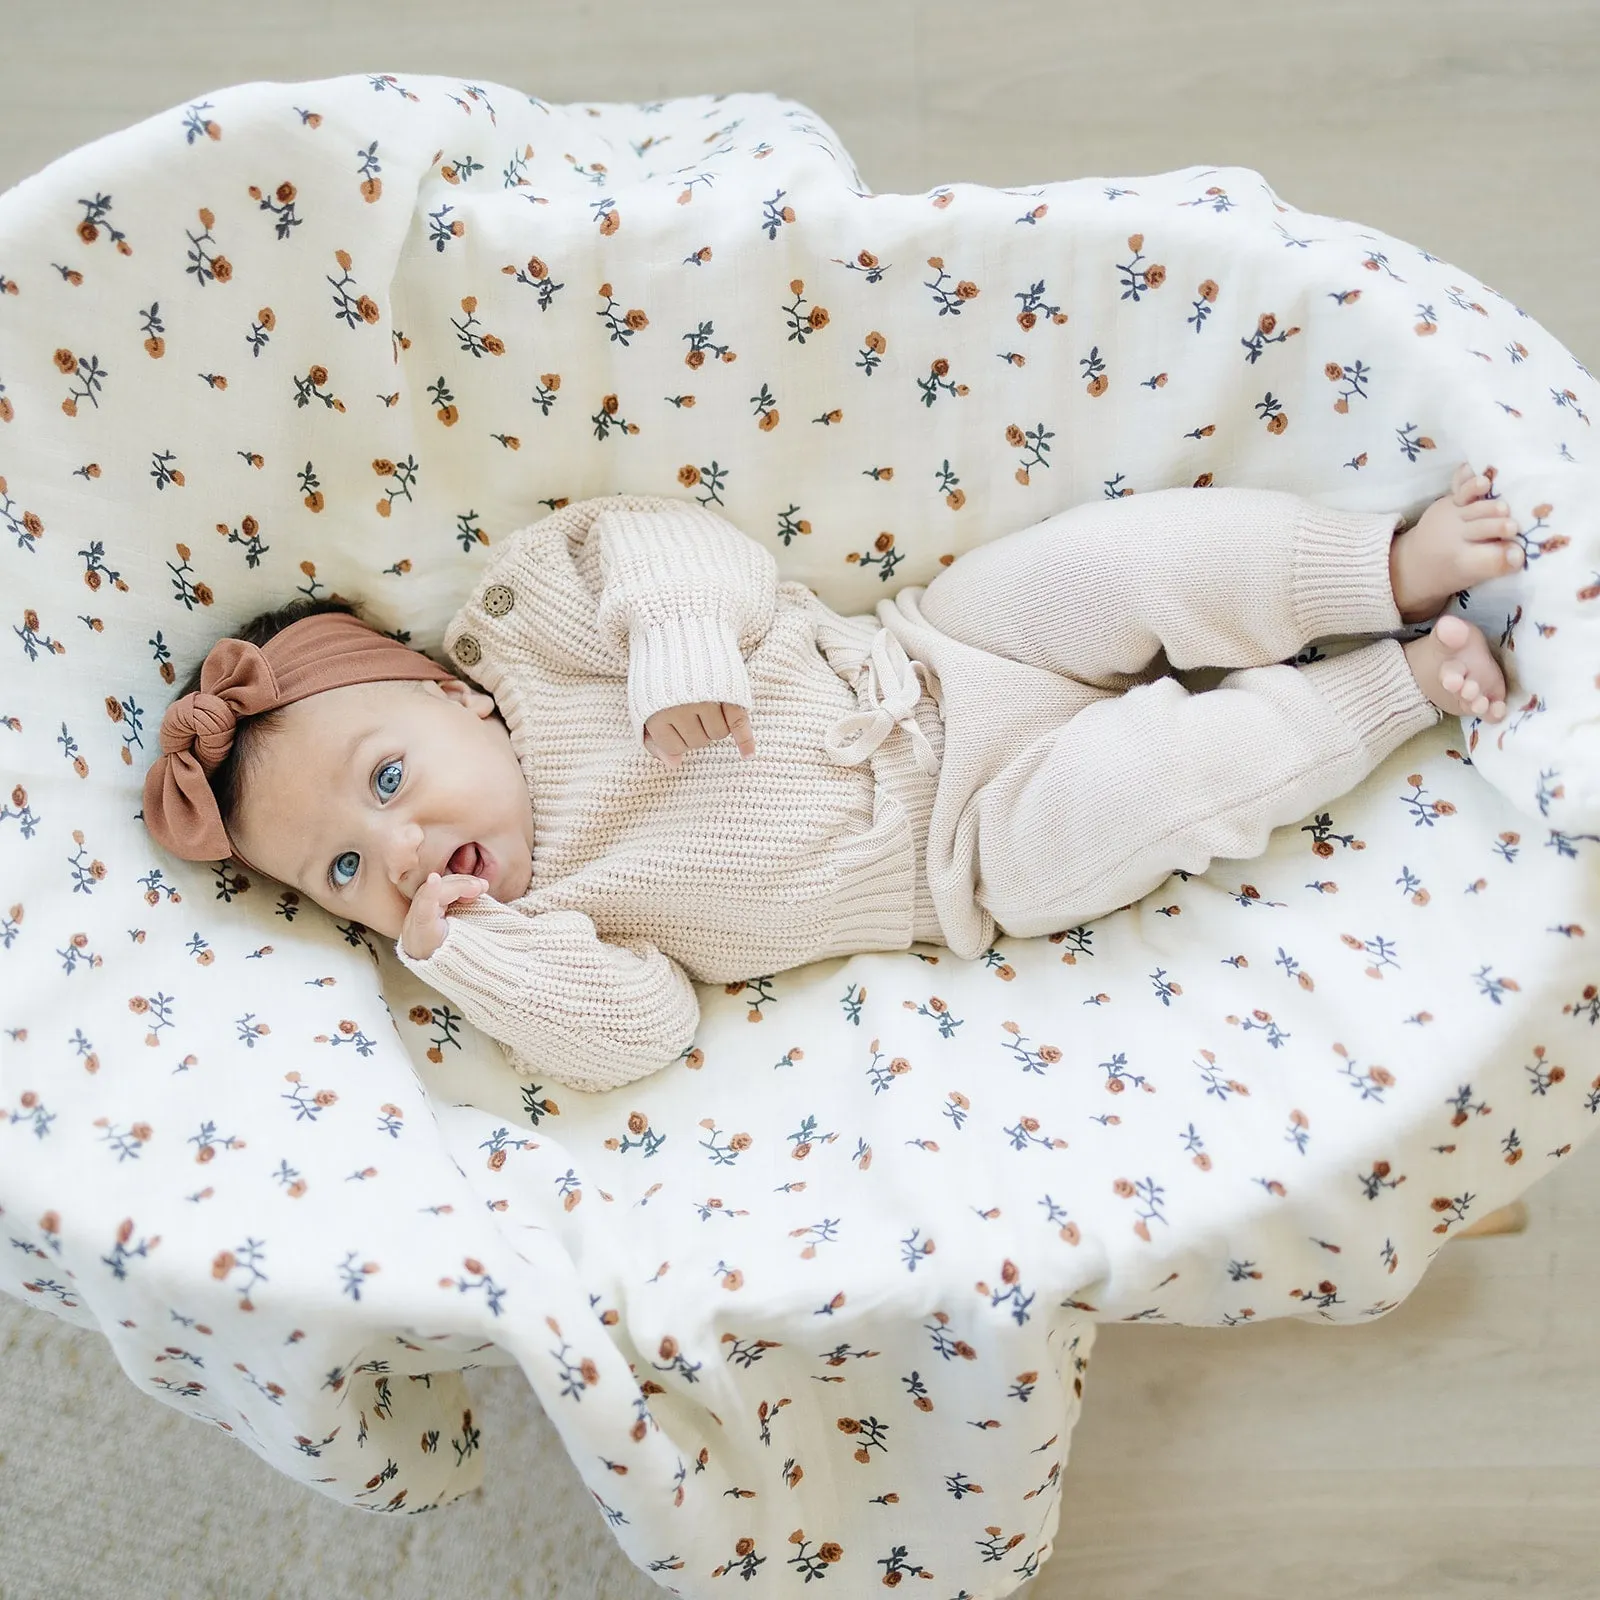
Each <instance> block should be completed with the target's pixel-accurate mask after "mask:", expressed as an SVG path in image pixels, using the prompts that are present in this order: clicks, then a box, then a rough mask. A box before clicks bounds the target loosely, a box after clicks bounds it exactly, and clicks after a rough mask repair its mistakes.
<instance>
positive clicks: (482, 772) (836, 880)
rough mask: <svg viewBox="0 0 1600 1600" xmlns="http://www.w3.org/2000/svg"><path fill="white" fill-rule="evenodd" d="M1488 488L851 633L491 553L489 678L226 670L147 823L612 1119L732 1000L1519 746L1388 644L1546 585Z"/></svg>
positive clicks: (261, 642) (289, 617) (316, 640)
mask: <svg viewBox="0 0 1600 1600" xmlns="http://www.w3.org/2000/svg"><path fill="white" fill-rule="evenodd" d="M1490 487H1491V485H1490V483H1489V480H1487V479H1486V478H1483V477H1479V476H1475V475H1474V473H1473V472H1472V471H1471V469H1469V468H1468V467H1465V466H1463V467H1462V468H1460V469H1459V470H1458V471H1457V473H1456V474H1455V478H1454V482H1453V484H1452V487H1451V490H1450V492H1449V493H1448V494H1447V495H1445V496H1444V497H1443V498H1441V499H1439V500H1437V501H1436V502H1434V503H1433V504H1432V505H1431V506H1429V507H1428V509H1427V510H1426V511H1424V512H1423V514H1422V515H1421V517H1420V518H1419V519H1418V520H1417V521H1416V523H1415V524H1414V525H1412V526H1410V527H1408V528H1405V529H1404V530H1403V531H1400V532H1398V533H1397V529H1399V528H1400V525H1401V523H1402V521H1403V519H1402V518H1401V517H1399V516H1396V515H1391V514H1370V513H1354V512H1342V511H1333V510H1329V509H1328V508H1326V507H1322V506H1319V505H1316V504H1313V503H1311V502H1308V501H1305V500H1301V499H1299V498H1297V497H1295V496H1293V495H1289V494H1283V493H1279V492H1277V491H1273V490H1258V489H1204V490H1201V489H1171V490H1161V491H1157V492H1154V493H1147V494H1139V495H1134V496H1126V497H1123V498H1120V499H1116V500H1107V501H1103V502H1097V503H1094V504H1091V505H1087V506H1081V507H1078V508H1076V509H1074V510H1072V511H1069V512H1065V513H1062V514H1061V515H1058V516H1054V517H1051V518H1049V519H1047V520H1046V521H1044V522H1041V523H1038V524H1036V525H1034V526H1032V527H1029V528H1025V529H1023V530H1021V531H1019V532H1017V533H1014V534H1010V535H1008V536H1006V537H1004V538H1001V539H997V540H994V541H992V542H989V543H987V544H984V545H980V546H978V547H977V548H975V549H973V550H971V551H968V552H967V553H965V554H964V555H962V556H960V557H959V558H957V559H956V560H955V561H954V562H953V563H952V564H951V565H949V566H948V567H946V568H945V570H943V571H942V572H941V573H940V574H939V575H938V576H937V577H935V579H934V580H933V581H932V582H931V583H930V584H928V585H926V586H924V587H911V588H906V589H902V590H901V591H900V592H899V593H897V594H896V595H894V596H893V597H892V598H890V599H885V600H882V601H880V602H879V603H878V605H877V607H876V612H875V615H869V616H855V617H843V616H840V615H838V614H837V613H835V612H833V611H832V610H830V609H829V608H828V607H826V606H824V605H823V604H822V603H821V602H820V601H819V600H818V599H817V597H816V596H815V595H814V594H813V593H812V592H811V590H810V589H809V588H807V587H806V586H805V585H804V584H801V583H794V582H779V581H778V578H777V572H776V565H775V562H774V559H773V557H772V555H771V554H770V552H768V551H767V550H766V549H765V548H764V547H763V546H761V545H759V544H757V543H756V542H755V541H753V540H751V539H749V538H747V537H746V536H745V535H744V534H742V533H740V532H739V531H738V530H737V529H735V528H734V527H732V526H731V525H729V524H728V523H727V522H725V521H723V520H722V519H721V518H719V517H717V516H715V515H713V514H712V513H710V512H709V511H706V510H705V509H703V508H702V507H700V506H699V505H698V504H694V503H690V502H684V501H677V500H668V499H654V498H642V497H635V496H627V495H618V496H613V497H610V498H606V499H596V500H587V501H583V502H581V503H578V504H574V505H570V506H567V507H565V508H562V509H561V510H558V511H557V512H555V513H554V514H553V515H551V516H550V517H547V518H546V519H545V520H543V521H542V522H539V523H536V524H534V525H533V526H531V527H529V528H526V529H524V530H522V531H520V532H519V533H516V534H514V535H512V536H510V537H509V538H507V539H506V541H505V542H504V544H503V545H502V546H501V547H500V549H499V550H498V551H497V552H496V553H495V556H494V558H493V559H492V561H491V563H490V565H489V567H488V569H487V571H486V572H485V573H484V575H483V578H482V581H481V582H480V583H479V584H478V586H477V588H476V589H475V590H474V592H473V594H472V597H471V599H470V600H469V601H468V603H467V604H466V605H465V606H464V607H463V608H462V610H461V611H460V612H459V613H458V614H457V615H456V616H455V618H454V619H453V620H452V621H451V623H450V625H449V627H448V628H447V630H446V632H445V636H444V648H443V652H442V653H443V654H444V655H446V656H448V657H450V658H453V660H454V662H455V663H457V664H458V666H459V668H460V669H461V670H460V672H457V671H456V670H454V669H453V668H447V667H444V666H440V665H439V664H437V663H436V662H434V661H433V660H431V659H430V658H429V657H427V656H425V655H423V654H421V653H420V652H418V651H414V650H411V649H409V648H407V647H406V646H404V645H402V644H400V643H398V642H397V641H395V640H393V639H391V638H389V637H387V636H386V635H384V634H382V633H380V632H378V631H377V630H376V629H374V628H372V627H369V626H368V625H367V624H365V623H363V622H361V621H360V620H359V619H358V618H357V617H356V616H355V614H354V612H353V609H352V608H351V607H350V606H349V605H347V604H344V603H343V602H337V601H334V602H328V601H323V602H301V603H298V604H296V605H293V606H290V607H288V608H286V609H285V610H283V611H279V612H275V613H271V614H269V615H267V616H264V617H260V618H257V619H256V620H255V621H254V622H252V623H251V624H249V625H248V626H247V627H246V628H245V629H244V630H243V631H242V633H241V634H240V636H238V637H236V638H229V639H223V640H221V641H219V642H218V643H217V644H216V645H215V646H214V647H213V648H212V649H211V651H210V652H209V653H208V655H207V657H206V659H205V661H204V663H203V664H202V665H201V666H200V667H199V668H198V669H197V670H196V672H195V673H194V675H193V676H192V677H191V679H190V681H189V683H187V684H186V685H185V686H184V689H183V690H182V691H181V692H180V695H179V697H178V698H177V699H176V700H175V701H174V702H173V704H172V705H171V706H170V707H169V708H168V710H167V712H166V715H165V717H164V719H163V721H162V725H161V749H162V755H161V758H160V759H159V760H158V761H157V762H156V763H155V765H154V766H153V767H152V768H151V770H150V772H149V774H148V776H147V779H146V783H145V791H144V819H145V823H146V825H147V827H148V828H149V831H150V832H151V834H152V835H153V836H154V837H155V839H156V840H157V841H158V842H160V843H161V844H162V845H164V846H165V847H166V848H167V849H169V850H171V851H173V852H174V853H175V854H177V855H179V856H181V857H184V858H186V859H189V860H221V859H224V858H227V857H231V858H233V859H234V860H236V861H238V862H239V863H240V864H241V865H243V866H245V867H247V868H253V869H254V870H256V871H258V872H260V873H262V874H264V875H266V876H270V877H272V878H275V879H277V880H278V881H279V882H281V883H283V884H286V885H288V886H289V887H291V888H293V889H295V890H297V891H299V892H300V893H301V894H303V895H305V896H307V897H309V898H310V899H312V900H314V901H315V902H316V903H317V904H318V905H320V906H322V907H323V908H324V909H326V910H327V911H329V912H330V913H331V914H333V915H334V916H336V917H339V918H341V919H350V920H353V921H355V922H359V923H362V924H364V925H365V926H367V927H368V928H370V929H372V930H373V931H374V932H376V933H379V934H382V935H383V936H384V937H385V938H388V939H394V940H396V941H397V945H396V951H397V955H398V956H399V959H400V960H401V961H402V962H404V964H405V965H406V966H407V967H409V968H410V969H411V970H412V971H414V972H416V973H417V974H419V975H420V976H421V977H422V978H424V979H425V980H426V981H427V982H428V983H429V984H430V985H431V986H432V987H434V988H436V989H437V990H439V991H440V992H442V993H443V994H445V995H446V996H447V997H449V998H450V999H451V1000H452V1001H453V1002H454V1003H455V1004H456V1005H457V1006H459V1007H460V1008H461V1010H462V1011H463V1013H464V1014H465V1015H466V1017H467V1018H468V1019H469V1020H470V1021H471V1022H473V1023H474V1024H475V1025H476V1026H478V1027H480V1028H482V1029H483V1030H485V1031H486V1032H487V1033H489V1034H490V1035H491V1036H493V1037H494V1038H495V1039H497V1040H498V1041H499V1042H500V1044H501V1045H502V1046H503V1047H504V1048H505V1049H506V1051H507V1052H508V1054H509V1056H510V1059H511V1062H512V1064H513V1066H515V1067H516V1068H517V1069H518V1070H520V1071H523V1072H526V1073H529V1074H538V1075H539V1076H541V1077H550V1078H554V1079H556V1080H557V1081H559V1082H563V1083H567V1084H570V1085H573V1086H575V1087H578V1088H581V1089H606V1088H611V1087H615V1086H616V1085H619V1084H622V1083H626V1082H629V1081H631V1080H632V1079H634V1078H637V1077H640V1076H643V1075H644V1074H646V1073H649V1072H653V1071H655V1070H657V1069H659V1068H660V1067H662V1066H664V1065H666V1064H667V1063H668V1062H670V1061H672V1060H674V1059H676V1058H677V1057H679V1056H681V1055H683V1054H684V1053H685V1052H686V1051H687V1050H688V1049H689V1048H690V1046H691V1045H692V1042H693V1040H694V1036H695V1033H696V1030H697V1028H698V1025H699V1007H698V1004H697V1001H696V996H695V992H694V987H693V985H694V983H696V982H721V983H730V984H738V983H741V982H743V981H744V980H746V979H748V978H750V977H752V976H755V975H758V974H768V973H773V972H778V971H782V970H785V969H786V968H789V967H794V966H801V965H805V964H807V963H809V962H812V961H817V960H822V959H826V958H829V957H832V956H843V955H848V954H850V953H851V952H854V951H858V950H903V949H907V948H909V947H910V945H912V944H913V943H915V942H932V943H942V944H945V945H947V946H948V947H949V948H950V949H951V950H952V951H953V952H954V953H955V954H956V955H958V956H962V957H965V958H972V957H976V956H979V955H981V954H982V953H983V952H984V951H985V950H986V949H988V948H989V946H990V944H991V942H992V940H993V938H994V935H995V932H996V930H997V929H999V930H1001V931H1003V932H1006V933H1008V934H1011V935H1013V936H1016V937H1029V936H1033V935H1037V934H1043V933H1049V932H1053V931H1056V930H1059V929H1063V928H1067V927H1071V926H1074V925H1075V924H1077V923H1081V922H1085V921H1088V920H1090V919H1092V918H1095V917H1098V916H1101V915H1103V914H1105V913H1108V912H1110V911H1114V910H1116V909H1117V908H1119V907H1121V906H1125V905H1128V904H1130V903H1132V902H1133V901H1135V900H1137V899H1139V898H1141V897H1142V896H1143V895H1145V894H1147V893H1148V892H1149V891H1150V890H1151V889H1153V888H1155V887H1156V886H1157V885H1158V884H1160V883H1161V882H1162V881H1163V880H1164V879H1165V878H1166V877H1167V876H1168V875H1169V874H1170V873H1171V872H1172V871H1174V870H1183V871H1185V872H1190V873H1195V872H1200V871H1203V870H1204V869H1205V867H1206V865H1207V863H1208V862H1209V861H1210V860H1211V859H1212V857H1214V856H1224V857H1230V858H1236V859H1246V858H1249V857H1251V856H1254V855H1258V854H1259V853H1260V852H1261V851H1262V850H1263V849H1265V847H1266V844H1267V841H1268V838H1269V836H1270V834H1271V832H1272V830H1273V829H1274V828H1276V827H1278V826H1280V825H1282V824H1285V823H1288V822H1292V821H1295V820H1297V819H1299V818H1301V817H1303V816H1305V815H1306V814H1307V813H1309V812H1310V811H1311V810H1313V809H1314V808H1315V807H1317V806H1320V805H1325V804H1327V803H1328V802H1330V801H1332V800H1335V799H1337V798H1338V797H1339V796H1341V795H1344V794H1346V793H1348V792H1349V790H1350V789H1352V788H1353V787H1354V786H1355V785H1356V784H1357V783H1359V782H1360V781H1361V779H1362V778H1363V777H1365V776H1366V775H1367V773H1369V772H1370V771H1371V770H1372V769H1373V768H1374V767H1375V766H1376V765H1377V764H1378V763H1379V762H1380V761H1382V760H1383V759H1384V758H1385V757H1386V756H1387V755H1388V754H1389V753H1390V752H1391V751H1393V750H1394V749H1396V748H1398V747H1399V746H1400V745H1401V744H1402V743H1404V742H1405V741H1406V740H1407V739H1409V738H1411V737H1412V736H1413V735H1414V734H1416V733H1417V732H1419V731H1421V730H1422V729H1424V728H1426V727H1429V726H1431V725H1432V724H1433V723H1434V722H1436V721H1437V720H1438V718H1439V715H1440V713H1441V712H1446V713H1450V714H1452V715H1456V716H1462V717H1468V716H1473V717H1482V718H1487V719H1488V720H1489V721H1491V722H1496V721H1499V720H1501V719H1502V718H1503V717H1504V716H1505V680H1504V678H1503V676H1502V674H1501V671H1500V668H1499V666H1498V665H1497V663H1496V661H1495V658H1494V656H1493V654H1492V653H1491V651H1490V649H1489V646H1488V643H1487V641H1486V640H1485V638H1484V636H1483V633H1482V632H1481V630H1479V629H1478V628H1476V627H1474V626H1473V625H1471V624H1470V623H1468V622H1466V621H1465V620H1463V619H1462V618H1459V617H1454V616H1450V617H1439V620H1438V622H1437V623H1436V624H1435V626H1434V628H1433V630H1432V631H1431V632H1430V633H1428V634H1425V635H1423V636H1421V637H1419V638H1416V639H1413V640H1411V641H1410V642H1408V643H1406V644H1405V645H1401V644H1400V643H1399V641H1398V640H1396V639H1394V638H1392V637H1383V636H1385V635H1389V634H1392V633H1393V632H1396V631H1398V630H1399V629H1400V628H1401V626H1402V624H1404V623H1413V622H1423V621H1426V620H1428V619H1429V618H1432V617H1436V616H1438V614H1439V612H1440V611H1441V610H1442V608H1443V607H1444V606H1445V605H1446V604H1447V603H1448V602H1449V600H1450V599H1451V598H1452V596H1454V595H1455V594H1456V593H1457V592H1459V591H1462V590H1465V589H1470V588H1472V587H1473V586H1474V585H1477V584H1480V583H1483V582H1486V581H1488V580H1490V579H1493V578H1497V577H1500V576H1502V575H1504V574H1506V573H1508V572H1510V571H1512V570H1514V569H1516V568H1517V567H1518V566H1519V565H1520V564H1521V560H1522V556H1523V551H1522V547H1521V545H1520V544H1519V543H1518V533H1519V529H1518V527H1517V525H1516V523H1515V522H1513V521H1512V520H1511V518H1510V517H1509V515H1508V514H1507V512H1506V510H1505V507H1504V505H1503V503H1502V502H1499V501H1498V500H1496V499H1493V498H1489V497H1488V496H1489V490H1490ZM1369 634H1370V635H1378V636H1380V637H1377V638H1374V639H1373V640H1372V641H1371V642H1369V643H1365V644H1362V645H1359V646H1358V647H1357V648H1355V649H1351V650H1348V651H1346V652H1345V653H1343V654H1340V655H1336V656H1332V657H1323V658H1322V659H1318V660H1312V661H1309V662H1305V663H1303V664H1293V663H1291V661H1290V660H1289V658H1292V657H1294V656H1295V655H1296V654H1297V652H1300V651H1301V650H1302V648H1303V647H1304V646H1305V645H1306V644H1307V643H1309V642H1310V641H1312V640H1315V639H1319V638H1325V637H1329V636H1332V635H1356V636H1360V635H1369ZM1313 653H1314V654H1315V652H1313ZM1204 667H1211V668H1223V669H1228V672H1227V676H1225V677H1224V678H1223V679H1222V680H1221V682H1220V683H1218V684H1217V685H1216V687H1214V688H1211V689H1207V690H1205V691H1204V692H1200V693H1191V692H1190V691H1189V690H1187V689H1186V688H1185V687H1184V686H1183V685H1182V684H1181V683H1180V682H1179V681H1178V679H1177V678H1176V677H1174V676H1173V675H1172V674H1173V673H1174V672H1175V671H1184V670H1187V669H1198V668H1204Z"/></svg>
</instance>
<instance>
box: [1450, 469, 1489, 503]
mask: <svg viewBox="0 0 1600 1600" xmlns="http://www.w3.org/2000/svg"><path fill="white" fill-rule="evenodd" d="M1488 492H1489V480H1488V479H1487V478H1485V477H1483V476H1482V475H1481V474H1480V473H1476V472H1474V471H1473V470H1472V468H1471V467H1470V466H1468V464H1467V463H1466V462H1465V461H1463V462H1462V463H1461V465H1460V466H1459V467H1457V468H1456V475H1455V479H1454V481H1453V482H1452V483H1451V485H1450V498H1451V499H1452V500H1454V501H1455V503H1456V504H1457V505H1458V506H1467V505H1471V504H1472V502H1473V501H1474V500H1481V499H1482V498H1483V497H1484V495H1486V494H1488Z"/></svg>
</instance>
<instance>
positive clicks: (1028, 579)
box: [921, 489, 1402, 688]
mask: <svg viewBox="0 0 1600 1600" xmlns="http://www.w3.org/2000/svg"><path fill="white" fill-rule="evenodd" d="M1399 520H1400V519H1399V517H1398V516H1393V515H1388V514H1381V515H1374V514H1371V513H1365V512H1363V513H1354V512H1345V511H1331V510H1328V509H1327V508H1326V507H1323V506H1317V505H1313V504H1312V503H1311V502H1310V501H1307V500H1302V499H1300V498H1299V497H1298V496H1296V495H1291V494H1283V493H1280V492H1279V491H1277V490H1275V489H1160V490H1156V491H1154V492H1152V493H1149V494H1133V495H1125V496H1123V497H1121V498H1120V499H1116V500H1101V501H1094V502H1091V503H1089V504H1087V505H1083V506H1077V507H1075V508H1074V509H1072V510H1071V511H1065V512H1062V513H1061V514H1060V515H1059V516H1054V517H1050V518H1047V519H1046V520H1045V521H1043V522H1040V523H1035V524H1034V525H1033V526H1032V527H1030V528H1023V529H1020V530H1019V531H1018V532H1016V533H1012V534H1008V535H1006V536H1005V537H1004V538H1001V539H996V540H992V541H990V542H989V543H988V544H983V545H979V546H977V547H976V548H975V549H972V550H968V551H967V552H966V553H965V554H963V555H961V556H958V557H957V558H956V560H955V561H954V562H953V563H952V564H951V565H950V566H949V567H947V568H946V569H945V570H944V571H943V572H941V573H940V574H939V575H938V576H937V577H936V578H935V579H934V580H933V582H932V583H930V584H929V585H928V587H927V589H926V590H925V591H924V592H923V595H922V598H921V607H922V613H923V615H924V616H925V617H926V618H927V619H928V621H929V622H931V623H932V624H933V625H934V626H935V627H937V628H939V629H940V630H941V631H942V632H944V633H947V634H949V635H950V636H951V637H952V638H955V639H959V640H960V641H961V642H962V643H964V644H970V645H974V646H977V647H978V648H981V649H985V650H991V651H993V652H995V653H996V654H998V655H1003V656H1007V657H1009V658H1010V659H1011V660H1013V661H1020V662H1023V663H1025V664H1026V665H1029V666H1038V667H1044V668H1046V669H1048V670H1049V671H1052V672H1060V673H1063V674H1065V675H1066V676H1068V677H1072V678H1077V679H1079V680H1081V681H1083V682H1085V683H1090V684H1097V685H1098V686H1100V687H1105V688H1120V687H1124V686H1125V680H1126V678H1127V677H1128V676H1130V675H1132V674H1136V673H1139V672H1142V671H1143V670H1144V669H1145V668H1146V667H1147V666H1149V664H1150V663H1151V661H1152V660H1153V659H1154V657H1155V656H1156V654H1157V652H1158V651H1160V650H1162V649H1164V650H1165V651H1166V655H1167V661H1168V663H1169V664H1170V665H1171V666H1172V667H1173V668H1175V669H1177V670H1179V671H1183V670H1185V669H1188V668H1191V667H1254V666H1266V665H1269V664H1271V663H1274V662H1280V661H1285V660H1287V659H1288V658H1289V657H1291V656H1293V655H1294V654H1296V652H1297V651H1299V650H1300V648H1301V647H1302V646H1303V645H1305V644H1308V643H1309V642H1310V641H1311V640H1313V639H1320V638H1325V637H1327V636H1328V635H1330V634H1335V633H1338V634H1369V633H1390V632H1394V631H1397V630H1398V629H1399V628H1400V627H1401V626H1402V623H1401V621H1400V612H1399V610H1398V608H1397V607H1396V605H1395V601H1394V593H1393V589H1392V587H1391V584H1390V580H1389V545H1390V541H1391V539H1392V538H1393V535H1394V531H1395V529H1396V527H1397V526H1398V524H1399ZM1119 680H1121V681H1119Z"/></svg>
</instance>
